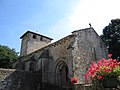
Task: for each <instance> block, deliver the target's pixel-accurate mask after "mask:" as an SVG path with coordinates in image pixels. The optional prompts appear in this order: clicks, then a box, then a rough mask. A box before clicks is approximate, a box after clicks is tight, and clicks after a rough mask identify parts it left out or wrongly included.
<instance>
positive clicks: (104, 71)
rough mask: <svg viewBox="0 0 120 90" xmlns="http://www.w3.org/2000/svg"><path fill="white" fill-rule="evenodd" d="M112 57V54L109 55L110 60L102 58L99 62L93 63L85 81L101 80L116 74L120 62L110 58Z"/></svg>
mask: <svg viewBox="0 0 120 90" xmlns="http://www.w3.org/2000/svg"><path fill="white" fill-rule="evenodd" d="M111 56H112V54H108V57H109V59H104V58H102V59H101V60H99V61H98V62H92V63H91V64H90V67H89V69H88V70H87V72H86V74H85V80H93V79H101V78H102V76H104V75H113V74H115V70H114V69H115V68H116V67H118V66H120V62H117V60H116V59H112V58H110V57H111ZM119 73H120V72H119Z"/></svg>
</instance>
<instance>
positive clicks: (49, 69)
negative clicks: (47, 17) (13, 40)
mask: <svg viewBox="0 0 120 90" xmlns="http://www.w3.org/2000/svg"><path fill="white" fill-rule="evenodd" d="M40 37H41V35H39V34H36V33H33V32H31V31H30V32H26V33H25V34H24V35H23V36H22V37H21V39H22V45H21V54H20V58H19V59H18V61H17V62H16V63H15V64H14V68H15V69H17V70H18V71H19V70H20V71H21V70H22V71H23V72H30V73H33V76H32V77H33V78H34V77H35V78H36V79H34V82H33V83H34V85H35V87H36V89H33V90H39V88H44V87H46V86H57V87H61V88H65V89H70V88H72V86H71V84H70V78H71V77H74V76H75V77H77V78H79V82H78V84H84V83H85V80H84V74H85V72H86V70H87V69H88V67H89V64H90V63H91V62H92V61H96V60H99V59H101V58H106V57H107V50H106V47H105V45H104V43H103V41H102V40H101V38H100V37H99V35H98V34H97V33H96V32H95V30H94V29H93V28H92V27H90V28H86V29H81V30H76V31H73V32H72V34H71V35H68V36H66V37H64V38H62V39H60V40H58V41H56V42H54V43H50V42H51V40H52V39H51V38H49V37H46V36H43V35H42V37H43V38H44V40H43V39H41V38H40ZM38 43H39V44H38ZM37 48H38V49H37ZM30 84H31V83H30ZM31 85H32V84H31ZM23 90H26V89H23ZM40 90H41V89H40ZM43 90H45V89H43Z"/></svg>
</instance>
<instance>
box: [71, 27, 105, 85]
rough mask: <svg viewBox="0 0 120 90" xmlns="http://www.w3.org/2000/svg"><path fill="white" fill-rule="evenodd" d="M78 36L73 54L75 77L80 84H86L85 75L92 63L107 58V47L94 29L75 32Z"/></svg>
mask: <svg viewBox="0 0 120 90" xmlns="http://www.w3.org/2000/svg"><path fill="white" fill-rule="evenodd" d="M73 34H74V35H76V38H75V42H74V45H73V47H74V49H73V50H72V53H73V56H74V57H73V70H74V76H76V77H78V78H79V83H80V84H84V83H85V81H84V80H85V79H84V75H85V73H86V71H87V69H88V67H89V65H90V63H91V62H92V61H96V60H99V59H101V58H106V56H107V51H106V48H105V45H104V43H103V41H102V40H101V38H100V37H99V36H98V34H97V33H96V32H95V31H94V29H93V28H87V29H82V30H78V31H74V32H73Z"/></svg>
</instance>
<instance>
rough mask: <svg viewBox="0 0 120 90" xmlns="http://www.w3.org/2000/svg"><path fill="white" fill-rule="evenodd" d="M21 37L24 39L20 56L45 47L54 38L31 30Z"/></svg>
mask: <svg viewBox="0 0 120 90" xmlns="http://www.w3.org/2000/svg"><path fill="white" fill-rule="evenodd" d="M20 39H22V41H21V51H20V56H25V55H27V54H29V53H32V52H34V51H36V50H38V49H40V48H42V47H45V46H46V45H48V44H50V43H51V41H52V40H53V39H52V38H49V37H46V36H43V35H40V34H38V33H34V32H31V31H27V32H26V33H24V34H23V35H22V36H21V37H20Z"/></svg>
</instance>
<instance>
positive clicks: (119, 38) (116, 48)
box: [101, 19, 120, 61]
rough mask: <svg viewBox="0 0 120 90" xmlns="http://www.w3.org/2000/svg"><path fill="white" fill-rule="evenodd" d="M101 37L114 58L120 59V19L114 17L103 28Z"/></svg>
mask: <svg viewBox="0 0 120 90" xmlns="http://www.w3.org/2000/svg"><path fill="white" fill-rule="evenodd" d="M101 38H102V39H103V41H104V42H105V44H106V46H107V48H108V53H111V54H112V55H113V56H112V58H113V59H117V60H119V61H120V19H112V20H111V22H110V23H109V25H108V26H106V27H105V28H104V29H103V35H101Z"/></svg>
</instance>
